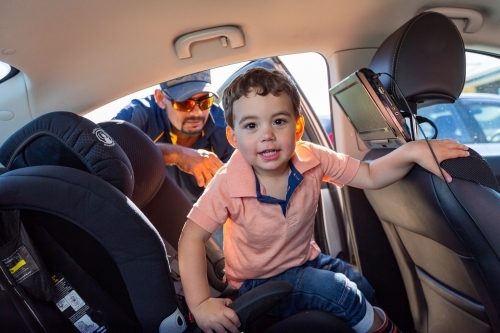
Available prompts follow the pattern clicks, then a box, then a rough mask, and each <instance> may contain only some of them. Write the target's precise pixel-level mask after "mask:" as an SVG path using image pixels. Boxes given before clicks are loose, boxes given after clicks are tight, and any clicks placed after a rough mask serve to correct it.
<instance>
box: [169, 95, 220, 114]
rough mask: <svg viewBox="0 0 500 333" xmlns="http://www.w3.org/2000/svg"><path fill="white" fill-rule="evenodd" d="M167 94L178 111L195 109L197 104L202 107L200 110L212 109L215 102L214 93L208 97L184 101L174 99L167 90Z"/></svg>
mask: <svg viewBox="0 0 500 333" xmlns="http://www.w3.org/2000/svg"><path fill="white" fill-rule="evenodd" d="M164 92H165V91H164ZM165 95H166V97H167V99H168V100H169V101H170V102H172V106H173V108H174V109H175V110H177V111H183V112H191V110H193V109H194V107H195V106H196V105H198V106H199V107H200V110H207V109H210V107H211V106H212V104H214V95H210V96H208V97H205V98H200V99H197V100H194V99H187V100H185V101H183V102H178V101H176V100H174V99H172V97H170V96H169V95H168V94H167V93H166V92H165Z"/></svg>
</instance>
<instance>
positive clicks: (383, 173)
mask: <svg viewBox="0 0 500 333" xmlns="http://www.w3.org/2000/svg"><path fill="white" fill-rule="evenodd" d="M430 143H431V146H432V149H433V150H434V154H435V155H436V158H437V160H438V162H439V163H441V162H442V161H443V160H447V159H450V158H457V157H467V156H469V152H468V151H467V150H468V149H469V148H468V147H467V146H465V145H463V144H461V143H458V142H456V141H454V140H450V139H444V140H430ZM415 163H417V164H419V165H420V166H422V167H423V168H425V169H427V170H429V171H430V172H432V173H433V174H435V175H436V176H438V177H439V178H441V179H443V177H442V175H441V172H440V168H439V166H438V165H437V164H436V162H435V160H434V158H433V156H432V153H431V151H430V149H429V146H428V145H427V143H426V142H425V140H418V141H412V142H408V143H406V144H404V145H403V146H401V147H399V148H398V149H396V150H394V151H392V152H391V153H390V154H388V155H385V156H383V157H381V158H379V159H376V160H374V161H372V162H370V163H365V162H361V165H360V167H359V170H358V172H357V174H356V176H354V178H353V180H351V182H350V183H349V185H351V186H354V187H358V188H362V189H370V190H376V189H380V188H383V187H386V186H388V185H391V184H392V183H394V182H396V181H398V180H399V179H401V178H403V177H404V176H405V175H406V174H407V173H408V172H409V171H410V169H411V168H412V167H413V166H414V165H415ZM441 170H443V174H444V176H445V179H446V181H447V182H451V176H450V175H449V174H448V173H447V172H446V171H445V170H444V169H441Z"/></svg>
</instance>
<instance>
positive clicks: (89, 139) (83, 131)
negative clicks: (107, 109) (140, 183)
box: [0, 111, 134, 196]
mask: <svg viewBox="0 0 500 333" xmlns="http://www.w3.org/2000/svg"><path fill="white" fill-rule="evenodd" d="M0 162H1V163H2V164H3V165H4V166H5V167H6V168H7V170H15V169H19V168H24V167H28V166H36V165H60V166H67V167H71V168H75V169H79V170H85V171H87V172H90V173H91V174H93V175H96V176H98V177H99V178H101V179H103V180H105V181H107V182H108V183H110V184H112V185H113V186H115V187H116V188H117V189H119V190H120V191H121V192H122V193H124V194H125V195H126V196H131V195H132V191H133V189H134V172H133V169H132V165H131V164H130V161H129V159H128V157H127V155H126V154H125V152H124V151H123V150H122V149H121V148H120V146H119V145H117V144H116V143H115V141H114V140H113V139H112V138H111V137H110V136H109V135H108V134H107V133H106V132H105V131H104V130H103V129H102V128H101V127H99V126H97V125H96V124H94V123H93V122H92V121H90V120H88V119H86V118H83V117H80V116H78V115H76V114H73V113H71V112H63V111H60V112H51V113H48V114H45V115H43V116H40V117H38V118H36V119H34V120H33V121H31V122H29V123H28V124H26V125H25V126H23V127H22V128H20V129H19V130H18V131H17V132H15V133H14V134H12V135H11V136H10V137H9V138H8V139H7V140H6V141H5V143H4V144H3V145H2V146H1V147H0Z"/></svg>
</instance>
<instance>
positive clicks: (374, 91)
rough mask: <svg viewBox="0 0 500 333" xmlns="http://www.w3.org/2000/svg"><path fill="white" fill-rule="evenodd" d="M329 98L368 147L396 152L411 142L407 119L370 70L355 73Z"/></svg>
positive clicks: (336, 87)
mask: <svg viewBox="0 0 500 333" xmlns="http://www.w3.org/2000/svg"><path fill="white" fill-rule="evenodd" d="M330 94H331V95H332V96H333V97H334V98H335V100H336V101H337V103H339V105H340V107H341V108H342V109H343V110H344V112H345V114H346V115H347V117H348V118H349V120H350V121H351V123H352V125H353V126H354V128H355V129H356V131H357V133H358V135H359V137H360V138H361V139H362V140H363V141H364V142H365V143H366V145H367V146H368V147H370V148H397V147H399V146H402V145H403V144H404V143H405V142H407V141H410V140H411V137H410V135H409V133H408V131H407V129H406V126H405V119H404V117H403V116H402V115H401V112H400V111H399V109H398V108H397V106H396V104H395V103H394V101H393V100H392V98H391V96H390V95H389V94H388V93H387V91H386V90H385V88H384V86H383V85H382V84H381V83H380V81H379V80H378V78H377V76H375V74H374V73H373V72H372V71H371V70H369V69H366V68H363V69H360V70H358V71H356V72H354V73H353V74H351V75H349V76H348V77H347V78H345V79H344V80H342V81H341V82H339V83H338V84H337V85H335V86H334V87H332V88H331V89H330Z"/></svg>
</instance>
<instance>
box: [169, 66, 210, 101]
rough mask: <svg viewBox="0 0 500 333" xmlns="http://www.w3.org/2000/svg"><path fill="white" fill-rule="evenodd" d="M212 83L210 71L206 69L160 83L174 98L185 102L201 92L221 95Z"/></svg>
mask: <svg viewBox="0 0 500 333" xmlns="http://www.w3.org/2000/svg"><path fill="white" fill-rule="evenodd" d="M211 83H212V80H211V77H210V71H209V70H206V71H202V72H198V73H194V74H189V75H185V76H181V77H179V78H177V79H173V80H170V81H167V82H163V83H160V87H161V89H162V90H165V91H166V92H167V93H168V94H169V95H170V97H172V98H173V99H174V100H176V101H179V102H183V101H185V100H187V99H188V98H189V97H191V96H193V95H196V94H199V93H201V92H210V93H212V94H214V95H216V96H217V97H219V96H218V95H217V93H216V92H215V91H214V89H213V88H212V85H211Z"/></svg>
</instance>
